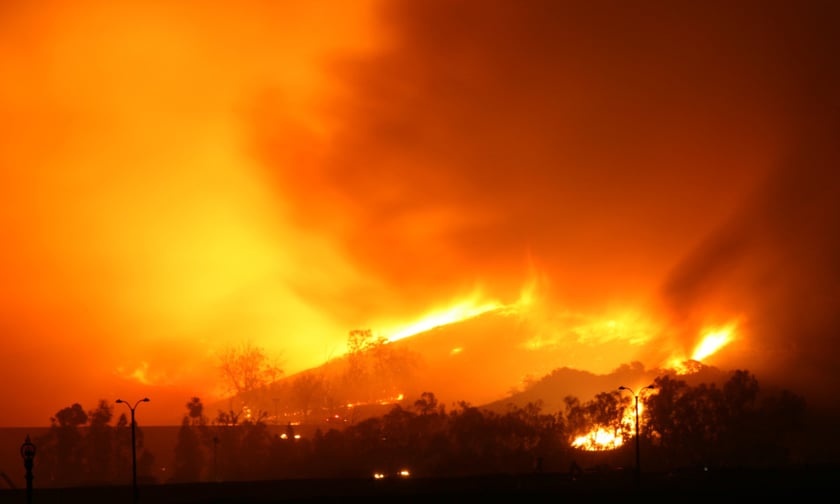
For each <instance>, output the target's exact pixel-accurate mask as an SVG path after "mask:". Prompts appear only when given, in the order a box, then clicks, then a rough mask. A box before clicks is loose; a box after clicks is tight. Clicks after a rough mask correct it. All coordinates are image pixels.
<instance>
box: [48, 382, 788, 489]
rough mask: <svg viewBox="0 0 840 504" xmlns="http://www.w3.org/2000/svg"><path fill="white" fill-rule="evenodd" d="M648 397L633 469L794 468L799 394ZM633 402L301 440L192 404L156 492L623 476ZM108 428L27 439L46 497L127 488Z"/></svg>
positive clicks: (427, 419)
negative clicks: (377, 479)
mask: <svg viewBox="0 0 840 504" xmlns="http://www.w3.org/2000/svg"><path fill="white" fill-rule="evenodd" d="M654 386H655V390H654V391H652V393H651V394H650V395H647V396H645V397H643V399H642V400H643V406H644V407H643V410H642V411H643V413H642V417H641V425H642V429H641V436H640V443H641V446H642V450H643V453H644V456H643V459H644V463H643V467H644V469H645V470H648V471H654V470H655V471H667V470H671V469H675V468H682V467H696V466H706V467H708V466H715V467H759V466H768V465H772V466H783V465H785V464H790V463H795V462H796V461H797V446H798V442H799V439H800V436H801V434H802V432H803V430H804V415H805V402H804V400H803V398H802V397H801V396H798V395H796V394H794V393H792V392H790V391H786V390H780V391H761V389H760V387H759V384H758V380H757V379H756V377H755V376H753V375H752V374H750V373H749V372H747V371H735V372H733V373H731V375H729V378H728V379H727V380H726V381H725V382H724V383H722V384H721V385H717V384H713V383H702V384H699V385H689V384H688V383H686V382H685V381H683V380H681V379H679V377H677V376H673V375H664V376H661V377H659V378H657V379H656V380H655V381H654ZM632 400H633V399H632V397H629V396H628V395H622V394H621V393H619V392H618V391H611V392H602V393H600V394H598V395H596V396H595V397H594V398H592V399H590V400H588V401H581V400H579V399H577V398H574V397H567V398H566V400H565V401H564V407H563V409H562V411H556V412H548V411H544V409H543V406H542V403H540V402H533V403H529V404H527V405H525V406H523V407H517V406H513V405H511V406H509V407H508V408H507V410H506V411H503V412H498V411H490V410H487V409H484V408H480V407H476V406H473V405H470V404H468V403H466V402H460V403H457V404H453V405H452V406H451V407H450V408H448V409H447V408H446V407H445V406H444V405H443V404H440V403H439V401H438V400H437V398H436V397H435V394H434V393H431V392H425V393H423V394H422V395H421V396H420V397H417V398H415V400H414V401H410V402H407V405H394V406H393V407H391V409H390V410H389V411H388V412H387V413H385V414H384V415H380V416H374V417H371V418H366V419H363V420H359V421H356V422H354V423H351V424H340V425H337V426H336V427H330V428H319V429H318V430H315V431H314V432H312V431H311V430H310V431H306V432H305V433H304V428H305V426H296V425H292V424H291V423H289V424H287V425H286V426H276V425H271V424H270V423H269V421H268V414H267V413H265V412H258V413H257V414H251V415H247V416H246V415H244V414H243V413H242V412H234V411H218V412H217V414H216V415H215V416H214V417H212V418H211V417H209V416H208V415H207V414H206V412H205V407H204V404H203V403H202V401H201V399H199V398H192V399H191V400H190V401H189V402H188V403H187V404H186V411H185V413H184V415H183V419H182V424H181V426H180V428H179V430H178V435H177V442H176V444H175V446H174V447H173V449H174V467H173V468H172V471H171V472H170V474H171V476H170V477H169V478H168V479H167V481H160V482H161V483H167V482H196V481H236V480H265V479H284V478H336V477H371V476H372V475H373V474H374V473H381V474H384V475H395V474H397V473H398V471H401V470H403V469H406V470H409V471H410V472H411V474H412V475H419V476H429V477H435V476H455V475H477V474H492V473H523V472H531V471H552V472H564V471H568V470H570V468H572V467H583V468H587V467H595V466H601V467H603V466H612V467H616V466H624V467H632V465H633V464H634V448H633V445H634V443H633V442H632V441H633V439H632V434H633V431H632V430H631V429H629V428H628V426H627V425H626V419H625V418H624V417H625V412H626V410H627V407H628V406H630V405H631V401H632ZM112 418H113V409H112V406H111V405H110V404H108V403H107V402H105V401H101V402H100V403H99V405H98V406H97V408H96V409H94V410H92V411H88V412H85V411H84V410H83V409H82V408H81V406H79V405H78V404H74V405H73V406H70V407H68V408H64V409H62V410H60V411H59V412H58V413H57V414H56V416H55V417H54V418H53V419H52V425H51V427H50V431H49V433H48V434H47V435H46V436H45V437H44V438H42V439H40V440H38V444H39V452H38V462H39V464H38V472H39V478H45V479H48V480H49V484H50V485H52V486H66V485H75V484H83V483H115V482H121V483H124V482H125V481H127V478H126V475H128V474H130V463H131V459H130V450H131V448H130V424H129V422H128V420H127V419H126V417H125V415H121V416H120V418H119V419H118V420H117V421H116V424H115V425H110V422H111V420H112ZM594 427H600V428H603V429H606V430H612V431H613V432H615V433H618V434H621V435H622V436H623V437H624V439H625V442H624V443H623V444H621V445H620V446H617V447H616V448H615V449H612V450H608V451H604V452H588V451H585V450H581V449H577V448H574V447H573V446H572V444H571V442H572V440H574V439H575V438H577V437H579V436H581V435H583V434H585V433H587V432H590V431H591V430H592V429H593V428H594ZM82 428H84V429H82ZM302 433H303V435H301V434H302ZM152 461H153V456H152V455H151V454H150V453H148V452H147V451H145V450H143V435H142V430H139V429H138V472H139V474H140V475H141V477H142V476H143V475H149V474H150V473H151V463H152ZM42 475H43V476H42ZM41 481H43V479H42V480H41Z"/></svg>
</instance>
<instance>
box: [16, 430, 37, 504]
mask: <svg viewBox="0 0 840 504" xmlns="http://www.w3.org/2000/svg"><path fill="white" fill-rule="evenodd" d="M20 456H21V457H23V467H24V469H26V503H27V504H32V466H33V465H34V463H35V445H34V444H32V440H31V439H29V434H27V435H26V441H24V442H23V444H22V445H20Z"/></svg>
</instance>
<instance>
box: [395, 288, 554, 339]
mask: <svg viewBox="0 0 840 504" xmlns="http://www.w3.org/2000/svg"><path fill="white" fill-rule="evenodd" d="M536 288H537V283H536V281H531V282H528V283H527V284H526V285H525V286H524V287H523V288H522V290H521V292H520V294H519V299H518V300H516V302H514V303H511V304H504V303H501V302H499V301H496V300H485V299H482V295H481V293H480V292H478V291H476V292H475V293H473V295H471V296H470V297H468V298H465V299H463V300H461V301H457V302H455V303H453V304H452V305H450V306H448V307H446V308H440V309H436V310H432V311H430V312H428V313H426V314H425V315H423V316H422V317H420V318H419V319H418V320H415V321H414V322H411V323H409V324H407V325H403V326H401V327H400V328H399V329H395V330H392V331H386V332H390V333H391V336H390V337H389V338H388V341H397V340H401V339H403V338H407V337H409V336H414V335H415V334H420V333H422V332H425V331H429V330H431V329H434V328H435V327H440V326H445V325H448V324H454V323H456V322H461V321H464V320H468V319H471V318H474V317H477V316H479V315H482V314H484V313H487V312H491V311H496V310H503V311H505V312H514V311H517V310H518V309H519V308H521V307H524V306H527V305H530V304H531V303H533V302H534V300H535V297H536Z"/></svg>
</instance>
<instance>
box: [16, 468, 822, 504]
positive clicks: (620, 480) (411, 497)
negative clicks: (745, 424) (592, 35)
mask: <svg viewBox="0 0 840 504" xmlns="http://www.w3.org/2000/svg"><path fill="white" fill-rule="evenodd" d="M837 470H838V468H835V467H819V468H809V467H802V468H796V469H784V470H763V471H735V470H730V471H705V470H702V469H701V470H696V471H695V470H688V471H681V472H679V473H675V474H644V475H643V478H642V481H641V485H640V486H638V487H637V486H636V483H635V479H634V478H633V473H632V472H621V473H617V472H611V473H602V474H597V473H591V474H584V475H582V476H580V477H578V478H572V477H571V476H570V475H569V474H567V473H545V474H525V475H509V474H501V475H486V476H473V477H459V478H405V479H384V480H373V479H370V480H367V479H324V480H280V481H250V482H230V483H195V484H178V485H149V486H141V487H140V489H139V502H140V503H150V504H165V503H196V504H198V503H208V504H209V503H236V502H245V503H249V502H253V503H271V502H310V503H317V502H338V501H346V500H350V501H353V502H360V501H367V502H437V501H441V500H446V501H455V500H458V501H464V502H467V501H473V500H479V501H502V502H529V501H530V502H547V501H549V500H552V501H557V500H561V501H562V500H564V499H566V498H572V499H575V498H578V497H580V498H582V497H596V498H613V497H615V498H618V497H621V496H628V495H629V496H635V497H643V498H647V499H649V500H654V501H659V500H660V498H661V500H662V501H665V500H666V499H667V500H668V501H671V500H673V498H674V497H678V498H685V497H699V498H703V497H710V498H712V497H732V496H743V497H759V496H766V497H773V498H779V497H788V498H798V497H806V496H817V495H819V496H828V495H831V493H833V492H834V491H835V485H836V483H837V481H838V478H837V475H838V472H837ZM32 501H33V503H35V504H59V503H60V504H65V503H76V502H78V503H85V504H91V503H99V502H108V503H111V502H114V503H117V502H132V494H131V488H130V487H123V486H111V487H81V488H63V489H56V488H54V489H48V488H44V489H38V488H36V489H35V490H34V493H33V499H32ZM0 502H2V503H3V504H6V503H10V504H11V503H16V502H20V503H24V502H26V494H25V492H24V491H23V490H5V491H0Z"/></svg>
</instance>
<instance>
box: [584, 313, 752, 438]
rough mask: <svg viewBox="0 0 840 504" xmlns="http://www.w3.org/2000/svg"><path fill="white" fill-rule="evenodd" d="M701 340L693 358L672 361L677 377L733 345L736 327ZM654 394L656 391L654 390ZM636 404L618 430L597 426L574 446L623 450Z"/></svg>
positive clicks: (641, 406)
mask: <svg viewBox="0 0 840 504" xmlns="http://www.w3.org/2000/svg"><path fill="white" fill-rule="evenodd" d="M702 334H703V336H702V337H701V338H700V342H699V343H698V344H697V346H696V347H695V348H694V352H693V353H692V354H691V358H690V359H679V358H675V359H672V360H671V361H670V365H669V366H668V368H669V369H671V370H673V371H674V372H675V373H676V374H688V373H691V372H692V366H691V365H690V363H691V362H695V363H699V362H702V361H703V360H704V359H706V358H708V357H709V356H711V355H713V354H715V353H717V352H718V351H719V350H720V349H721V348H723V347H724V346H726V345H727V344H728V343H730V342H732V340H733V339H734V338H735V324H734V323H733V324H730V325H728V326H726V327H723V328H716V329H711V330H706V331H704V332H703V333H702ZM651 393H652V394H655V393H656V391H655V390H652V391H651ZM647 395H648V394H645V395H641V396H640V397H639V429H640V430H641V429H642V427H643V425H644V415H643V412H644V399H645V398H646V397H647ZM634 403H635V401H630V403H629V405H628V406H627V408H626V409H625V410H624V414H623V415H622V418H621V422H620V424H619V426H618V428H616V429H612V428H608V427H605V426H603V425H595V426H593V427H592V429H590V430H589V432H587V433H586V434H583V435H581V436H577V437H576V438H575V439H574V440H572V443H571V444H572V447H574V448H578V449H581V450H586V451H606V450H615V449H616V448H619V447H621V446H622V445H623V444H624V442H625V440H626V439H629V438H631V437H632V436H633V435H634V434H635V422H636V409H635V404H634Z"/></svg>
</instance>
